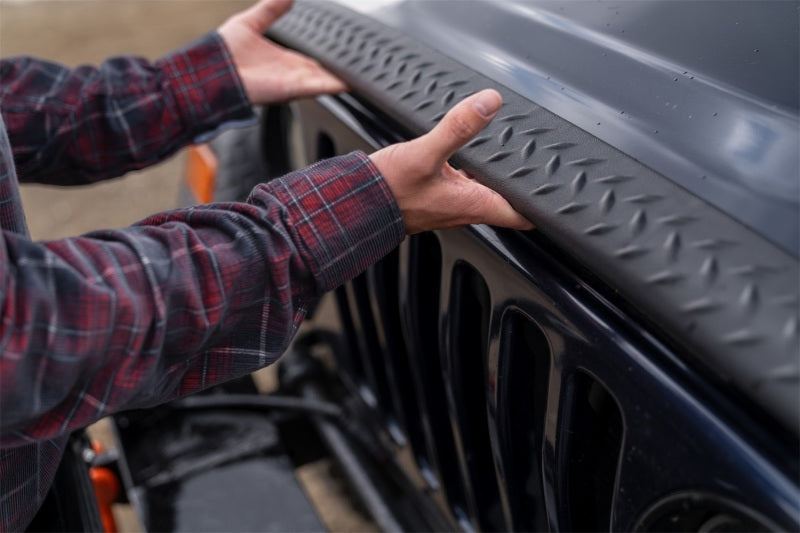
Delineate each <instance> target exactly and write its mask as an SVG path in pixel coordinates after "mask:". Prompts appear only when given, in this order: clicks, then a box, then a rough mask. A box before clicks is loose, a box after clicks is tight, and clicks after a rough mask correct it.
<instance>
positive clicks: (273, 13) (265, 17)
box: [239, 0, 292, 33]
mask: <svg viewBox="0 0 800 533" xmlns="http://www.w3.org/2000/svg"><path fill="white" fill-rule="evenodd" d="M291 7H292V0H260V1H259V2H258V3H257V4H255V5H253V6H251V7H250V8H248V9H246V10H245V11H243V12H241V13H240V14H239V17H240V19H239V20H241V21H242V22H243V23H245V24H247V25H248V26H250V27H251V28H253V29H254V30H256V31H257V32H259V33H263V32H265V31H266V30H267V28H269V27H270V26H271V25H272V23H273V22H275V21H276V20H278V19H279V18H281V17H282V16H283V15H284V14H285V13H286V12H287V11H289V8H291Z"/></svg>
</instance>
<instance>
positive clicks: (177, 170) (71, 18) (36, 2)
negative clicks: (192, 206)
mask: <svg viewBox="0 0 800 533" xmlns="http://www.w3.org/2000/svg"><path fill="white" fill-rule="evenodd" d="M250 4H251V2H250V1H249V0H0V55H2V56H3V57H8V56H12V55H18V54H24V55H33V56H37V57H42V58H46V59H50V60H52V61H57V62H59V63H63V64H65V65H68V66H77V65H79V64H83V63H90V64H95V65H96V64H98V63H99V62H101V61H103V60H104V59H105V58H107V57H109V56H112V55H118V54H136V55H141V56H144V57H147V58H149V59H157V58H158V57H160V56H161V55H163V54H164V53H166V52H169V51H170V50H172V49H173V48H176V47H178V46H180V45H182V44H184V43H186V42H188V41H190V40H191V39H194V38H196V37H199V36H201V35H203V34H204V33H206V32H207V31H209V30H211V29H213V28H216V27H217V26H218V25H219V24H220V23H221V22H222V21H224V20H225V19H226V18H227V17H228V16H229V15H231V14H233V13H235V12H237V11H239V10H241V9H243V8H245V7H246V6H249V5H250ZM184 157H185V156H184V154H183V153H178V154H177V155H176V156H174V157H173V158H172V159H170V160H168V161H166V162H164V163H162V164H160V165H158V166H156V167H154V168H150V169H147V170H145V171H139V172H132V173H130V174H128V175H126V176H125V177H122V178H118V179H115V180H111V181H107V182H105V183H102V184H97V185H90V186H83V187H78V188H76V187H69V188H63V187H51V186H41V185H23V186H22V200H23V203H24V204H25V211H26V214H27V216H28V225H29V227H30V230H31V234H32V237H33V238H34V239H36V240H45V239H54V238H59V237H68V236H73V235H79V234H81V233H85V232H87V231H90V230H94V229H102V228H118V227H122V226H126V225H128V224H130V223H132V222H135V221H136V220H139V219H141V218H144V217H145V216H147V215H150V214H153V213H156V212H159V211H164V210H167V209H171V208H173V207H176V205H177V200H178V186H179V184H180V181H181V179H182V173H183V164H184Z"/></svg>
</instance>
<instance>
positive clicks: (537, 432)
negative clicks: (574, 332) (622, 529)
mask: <svg viewBox="0 0 800 533" xmlns="http://www.w3.org/2000/svg"><path fill="white" fill-rule="evenodd" d="M500 350H501V351H500V359H499V369H498V391H499V400H498V403H499V405H498V413H500V414H501V417H502V418H501V419H500V420H499V421H498V432H499V434H500V441H501V446H502V448H503V451H504V453H503V455H504V456H505V457H508V458H509V459H508V463H507V464H505V465H504V468H503V470H504V477H505V480H506V482H505V484H506V490H507V499H508V502H509V507H510V511H511V517H512V522H513V529H514V530H516V531H547V530H548V529H549V525H548V521H547V513H546V510H545V503H544V502H545V499H544V487H543V478H542V453H543V451H542V446H543V442H544V421H545V416H546V411H547V395H548V381H549V376H550V366H551V364H550V361H551V353H550V347H549V345H548V343H547V339H546V338H545V336H544V333H542V331H541V330H540V329H539V328H538V327H537V326H536V325H535V324H534V323H532V322H531V321H530V320H529V319H528V318H527V317H525V316H524V315H522V314H521V313H518V312H510V313H508V314H507V315H506V318H505V320H504V321H503V331H502V339H501V349H500Z"/></svg>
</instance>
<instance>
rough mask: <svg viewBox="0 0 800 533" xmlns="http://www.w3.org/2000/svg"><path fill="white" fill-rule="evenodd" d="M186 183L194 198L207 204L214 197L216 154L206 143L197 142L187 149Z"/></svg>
mask: <svg viewBox="0 0 800 533" xmlns="http://www.w3.org/2000/svg"><path fill="white" fill-rule="evenodd" d="M187 154H188V157H187V162H186V183H187V185H188V186H189V190H190V191H192V194H193V195H194V197H195V199H196V200H197V201H198V202H199V203H202V204H207V203H208V202H210V201H211V200H212V199H213V198H214V184H215V182H216V180H217V156H216V155H214V152H213V151H211V148H209V147H208V145H206V144H197V145H194V146H190V147H189V148H188V149H187Z"/></svg>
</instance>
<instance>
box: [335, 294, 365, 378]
mask: <svg viewBox="0 0 800 533" xmlns="http://www.w3.org/2000/svg"><path fill="white" fill-rule="evenodd" d="M335 294H336V307H337V309H338V311H339V316H340V317H341V322H342V329H343V330H344V335H345V339H346V340H347V349H346V350H342V351H341V353H340V354H339V356H338V358H337V362H338V364H340V365H342V366H344V368H345V370H346V371H345V372H343V373H342V375H343V376H344V377H346V378H349V379H350V380H351V381H352V385H354V386H355V387H357V388H361V387H363V385H364V380H365V378H364V367H363V365H362V364H361V356H360V355H359V349H360V348H359V342H358V336H357V335H356V329H355V326H354V324H353V317H352V315H351V313H350V304H349V303H348V301H347V290H346V289H345V287H344V286H341V287H339V288H337V289H336V290H335Z"/></svg>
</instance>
